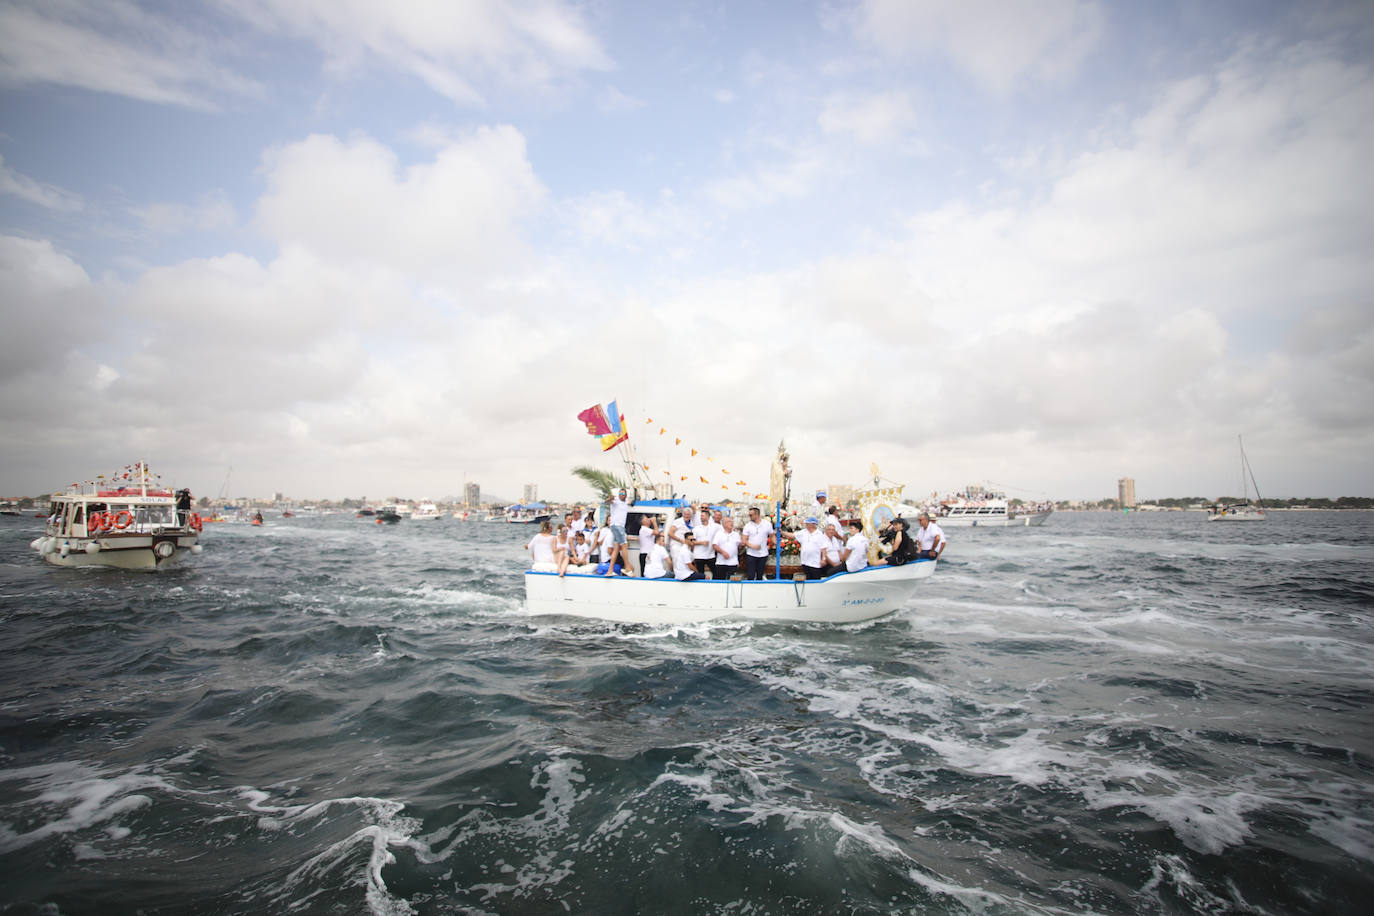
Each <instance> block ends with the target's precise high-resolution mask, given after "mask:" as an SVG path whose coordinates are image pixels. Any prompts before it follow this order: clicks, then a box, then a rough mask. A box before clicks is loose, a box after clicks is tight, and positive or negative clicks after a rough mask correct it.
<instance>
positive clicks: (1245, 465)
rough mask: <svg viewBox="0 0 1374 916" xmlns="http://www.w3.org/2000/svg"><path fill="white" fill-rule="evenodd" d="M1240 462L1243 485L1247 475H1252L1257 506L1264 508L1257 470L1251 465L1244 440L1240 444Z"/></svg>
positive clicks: (1251, 479)
mask: <svg viewBox="0 0 1374 916" xmlns="http://www.w3.org/2000/svg"><path fill="white" fill-rule="evenodd" d="M1237 438H1240V437H1239V436H1237ZM1240 464H1241V475H1242V476H1241V485H1242V486H1244V484H1245V475H1246V474H1248V475H1249V477H1250V483H1251V484H1252V485H1254V487H1255V505H1256V506H1257V507H1260V508H1263V498H1262V497H1261V496H1260V491H1259V481H1258V480H1256V479H1255V471H1254V468H1252V467H1250V459H1249V458H1246V457H1245V443H1244V442H1243V441H1242V442H1241V445H1240Z"/></svg>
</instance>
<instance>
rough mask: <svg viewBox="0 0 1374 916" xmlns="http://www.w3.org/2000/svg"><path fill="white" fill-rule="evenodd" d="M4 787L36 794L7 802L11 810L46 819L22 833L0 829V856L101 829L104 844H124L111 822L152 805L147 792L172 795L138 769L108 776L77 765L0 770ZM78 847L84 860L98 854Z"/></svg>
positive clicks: (93, 849) (124, 834) (122, 831)
mask: <svg viewBox="0 0 1374 916" xmlns="http://www.w3.org/2000/svg"><path fill="white" fill-rule="evenodd" d="M7 783H16V784H18V785H19V788H20V791H25V790H34V789H36V790H38V794H37V795H36V796H35V797H34V798H33V799H31V800H27V801H21V802H11V806H12V807H16V808H21V809H23V810H25V811H28V812H30V813H31V814H33V815H36V816H47V817H48V818H49V819H48V820H46V821H45V822H44V823H41V824H39V825H38V826H37V827H34V828H32V829H30V830H24V831H19V830H16V829H15V828H13V827H11V826H10V825H9V824H0V853H9V852H13V851H15V850H18V849H23V848H24V847H26V846H30V845H32V844H34V843H37V842H39V841H41V840H44V839H47V838H49V837H53V836H62V835H68V834H74V833H77V832H79V831H83V830H88V829H90V828H92V827H95V826H97V825H102V824H104V825H106V827H105V835H106V836H107V837H108V838H109V839H110V840H113V841H120V840H124V839H126V838H127V837H128V836H129V835H130V831H129V830H128V829H127V828H125V827H123V826H121V825H120V824H118V823H117V821H118V819H119V818H120V817H121V816H123V815H125V814H129V813H130V812H133V811H137V810H139V809H141V808H145V807H148V806H149V805H152V804H153V800H152V798H151V797H149V795H147V794H145V793H147V792H150V791H156V792H169V791H175V789H174V787H173V786H172V785H171V784H170V783H168V782H167V781H166V780H165V779H163V778H162V777H160V776H156V775H153V774H150V773H147V772H143V771H141V770H130V771H126V772H122V773H114V774H111V773H109V771H107V770H102V769H101V768H99V767H96V766H94V765H90V764H86V763H78V762H64V763H53V764H44V765H41V766H33V767H23V768H20V769H14V770H0V784H7ZM13 794H14V793H13V791H12V792H11V795H12V796H13ZM40 812H41V814H40ZM84 846H85V848H86V854H87V856H88V857H94V856H95V855H98V854H99V850H98V848H97V847H95V846H93V845H92V844H91V843H86V844H84Z"/></svg>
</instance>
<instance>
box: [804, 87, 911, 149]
mask: <svg viewBox="0 0 1374 916" xmlns="http://www.w3.org/2000/svg"><path fill="white" fill-rule="evenodd" d="M818 120H819V124H820V127H821V130H823V131H824V132H825V133H827V134H844V135H847V136H851V137H853V138H854V139H856V140H858V141H859V142H860V143H882V142H885V141H888V140H891V139H893V138H894V137H897V136H900V135H901V133H902V132H903V131H904V130H905V129H906V128H907V127H908V126H909V125H910V124H911V123H912V122H913V121H914V120H915V114H914V112H913V110H912V106H911V99H910V98H909V97H908V96H907V94H906V93H905V92H900V91H898V92H880V93H871V94H866V95H858V94H853V93H832V94H831V95H829V96H827V97H826V99H825V102H824V104H823V106H822V108H821V114H820V117H819V119H818Z"/></svg>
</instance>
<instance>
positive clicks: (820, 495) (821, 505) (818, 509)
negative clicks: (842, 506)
mask: <svg viewBox="0 0 1374 916" xmlns="http://www.w3.org/2000/svg"><path fill="white" fill-rule="evenodd" d="M825 500H826V496H825V491H824V490H817V491H816V501H815V502H814V503H812V504H811V508H810V509H807V510H806V514H807V515H814V516H816V521H817V522H819V523H820V525H821V530H822V531H824V530H825V516H826V514H827V513H829V511H830V503H828V502H826V501H825Z"/></svg>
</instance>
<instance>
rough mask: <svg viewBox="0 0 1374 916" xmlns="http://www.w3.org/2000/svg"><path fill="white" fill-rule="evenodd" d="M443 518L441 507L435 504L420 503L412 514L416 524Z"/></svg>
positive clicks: (411, 516)
mask: <svg viewBox="0 0 1374 916" xmlns="http://www.w3.org/2000/svg"><path fill="white" fill-rule="evenodd" d="M443 517H444V513H442V512H440V511H439V507H438V506H436V505H435V504H434V503H420V505H419V506H418V507H416V509H415V511H414V512H412V513H410V518H411V520H412V521H416V522H427V521H433V520H435V519H441V518H443Z"/></svg>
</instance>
